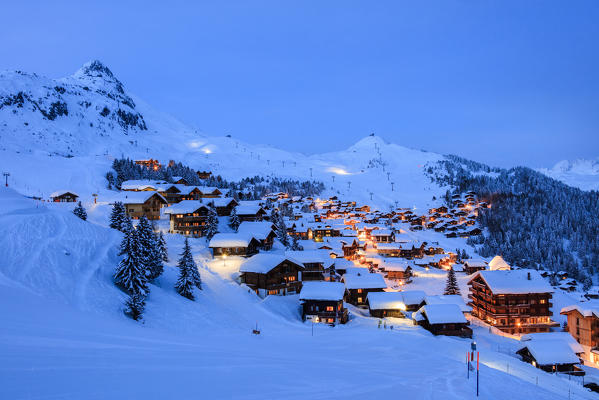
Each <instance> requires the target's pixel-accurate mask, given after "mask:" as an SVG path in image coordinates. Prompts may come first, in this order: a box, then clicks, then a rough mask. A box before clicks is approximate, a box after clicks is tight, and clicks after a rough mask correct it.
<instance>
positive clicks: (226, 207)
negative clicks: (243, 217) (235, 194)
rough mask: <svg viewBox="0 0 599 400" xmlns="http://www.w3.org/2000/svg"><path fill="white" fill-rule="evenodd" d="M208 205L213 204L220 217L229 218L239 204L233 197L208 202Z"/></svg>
mask: <svg viewBox="0 0 599 400" xmlns="http://www.w3.org/2000/svg"><path fill="white" fill-rule="evenodd" d="M206 203H208V204H211V205H212V207H214V209H215V210H216V214H217V215H218V216H219V217H227V216H229V215H231V212H232V211H233V209H234V208H235V207H237V205H238V204H239V203H237V200H235V199H234V198H232V197H221V198H213V199H210V200H206Z"/></svg>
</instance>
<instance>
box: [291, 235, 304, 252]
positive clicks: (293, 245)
mask: <svg viewBox="0 0 599 400" xmlns="http://www.w3.org/2000/svg"><path fill="white" fill-rule="evenodd" d="M291 250H295V251H302V250H304V247H303V246H302V245H301V244H300V243H299V237H298V236H297V235H293V237H292V239H291Z"/></svg>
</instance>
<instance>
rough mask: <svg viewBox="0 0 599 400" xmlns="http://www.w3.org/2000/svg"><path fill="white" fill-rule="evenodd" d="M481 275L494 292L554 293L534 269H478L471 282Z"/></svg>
mask: <svg viewBox="0 0 599 400" xmlns="http://www.w3.org/2000/svg"><path fill="white" fill-rule="evenodd" d="M528 274H530V280H529V279H528ZM479 276H480V277H481V278H482V279H483V280H484V281H485V282H486V284H487V286H489V288H490V289H491V291H492V292H493V293H494V294H528V293H553V288H552V287H551V286H550V285H549V283H547V281H546V280H545V279H544V278H543V277H542V276H541V275H540V274H539V273H538V272H537V271H534V270H524V269H522V270H509V271H505V270H501V271H478V272H477V273H476V274H474V275H473V276H472V278H471V279H470V281H469V282H472V281H473V280H474V279H476V278H477V277H479Z"/></svg>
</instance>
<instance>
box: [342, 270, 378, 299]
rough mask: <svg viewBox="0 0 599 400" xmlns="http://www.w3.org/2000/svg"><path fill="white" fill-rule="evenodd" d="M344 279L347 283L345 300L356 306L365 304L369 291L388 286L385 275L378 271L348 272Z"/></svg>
mask: <svg viewBox="0 0 599 400" xmlns="http://www.w3.org/2000/svg"><path fill="white" fill-rule="evenodd" d="M342 281H343V283H345V301H347V302H348V303H350V304H353V305H355V306H365V305H366V296H368V293H370V292H382V291H383V290H384V289H386V288H387V284H386V283H385V279H384V278H383V275H381V274H376V273H361V272H358V273H347V274H345V275H343V277H342Z"/></svg>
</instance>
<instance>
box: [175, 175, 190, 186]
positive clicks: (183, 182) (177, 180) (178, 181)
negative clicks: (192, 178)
mask: <svg viewBox="0 0 599 400" xmlns="http://www.w3.org/2000/svg"><path fill="white" fill-rule="evenodd" d="M173 183H174V184H177V185H185V186H187V185H189V182H187V180H186V179H185V178H183V177H182V176H173Z"/></svg>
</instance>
